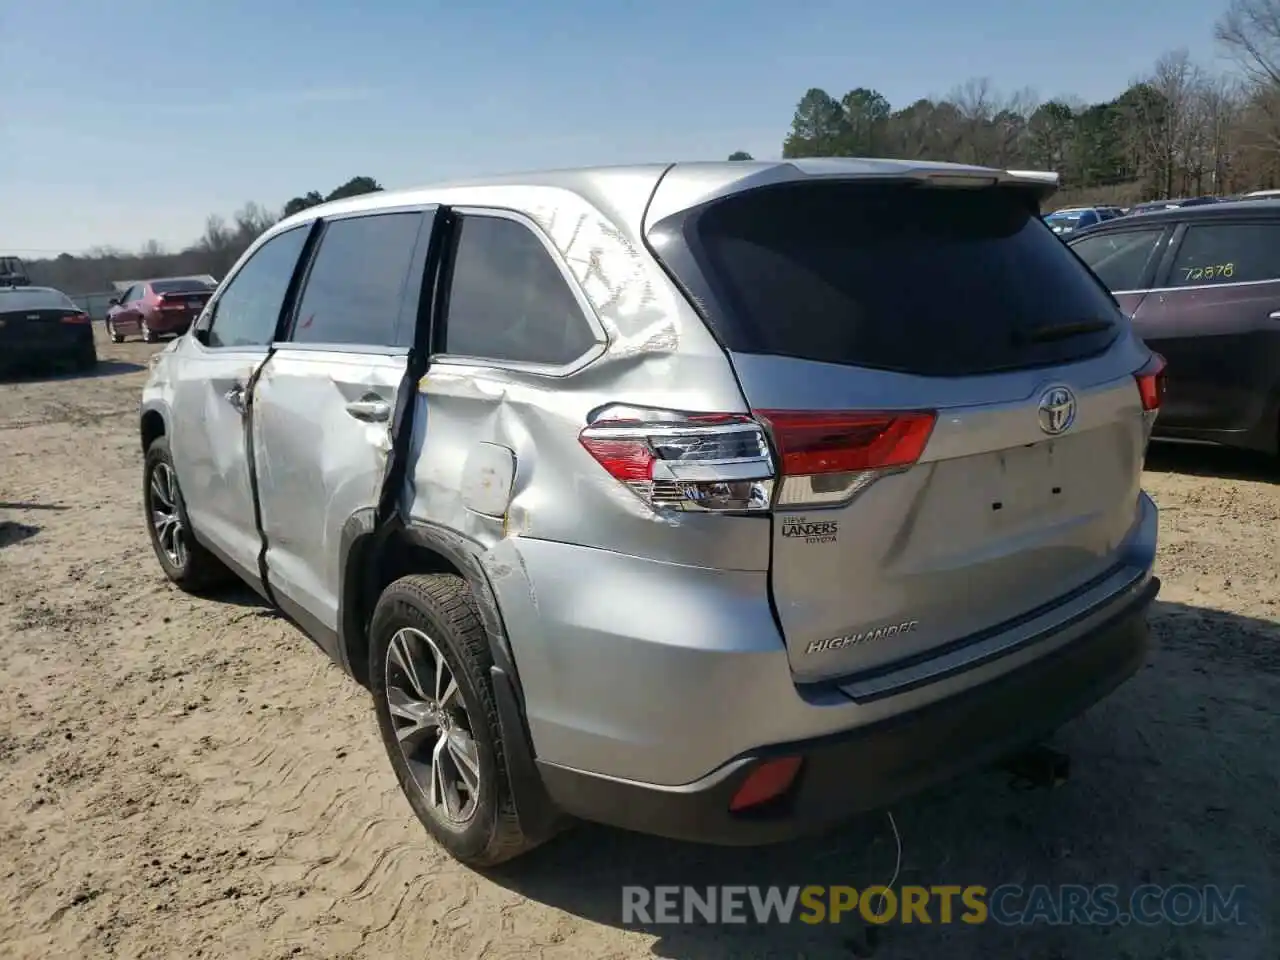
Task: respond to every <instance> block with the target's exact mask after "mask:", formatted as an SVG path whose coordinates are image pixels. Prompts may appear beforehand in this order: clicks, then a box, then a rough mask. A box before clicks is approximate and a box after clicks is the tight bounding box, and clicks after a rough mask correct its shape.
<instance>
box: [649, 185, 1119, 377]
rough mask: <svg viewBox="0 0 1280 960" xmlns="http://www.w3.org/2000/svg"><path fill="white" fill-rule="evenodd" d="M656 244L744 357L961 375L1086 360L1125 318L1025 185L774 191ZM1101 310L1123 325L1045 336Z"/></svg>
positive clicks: (675, 223) (688, 223) (676, 224)
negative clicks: (1047, 221)
mask: <svg viewBox="0 0 1280 960" xmlns="http://www.w3.org/2000/svg"><path fill="white" fill-rule="evenodd" d="M651 239H654V240H655V241H657V242H655V244H654V249H655V250H657V251H658V255H659V256H660V257H661V258H662V259H663V260H664V261H665V262H666V263H667V265H668V267H669V269H671V271H672V273H673V274H674V275H675V276H676V277H677V279H679V280H681V281H682V282H683V283H684V284H685V286H686V288H687V289H689V292H690V293H691V294H692V297H693V300H694V301H695V303H701V304H702V305H703V306H704V312H705V313H706V315H707V320H708V323H709V325H710V326H711V327H712V329H713V331H714V332H715V333H716V334H717V335H718V336H719V337H720V339H721V340H722V342H723V343H724V344H725V346H726V347H728V349H730V350H733V351H736V352H742V353H764V354H775V355H780V356H790V357H797V358H802V359H807V360H819V361H826V362H830V363H840V364H848V365H854V366H864V367H872V368H877V369H885V370H895V371H901V372H905V373H914V374H920V375H932V376H959V375H969V374H978V373H986V372H994V371H998V370H1010V369H1019V368H1026V367H1036V366H1047V365H1052V364H1058V363H1063V362H1070V361H1073V360H1078V359H1083V358H1085V357H1088V356H1092V355H1094V354H1096V353H1099V352H1101V351H1103V350H1105V349H1106V348H1107V346H1109V345H1110V343H1111V342H1112V341H1113V340H1114V339H1115V336H1116V335H1117V333H1118V332H1119V330H1120V329H1121V326H1122V324H1123V323H1124V319H1123V317H1122V316H1121V315H1120V312H1119V310H1118V308H1117V307H1116V305H1115V302H1114V301H1113V300H1112V299H1111V297H1110V296H1109V294H1108V293H1107V291H1106V290H1105V288H1104V287H1103V286H1102V285H1101V284H1100V283H1098V281H1097V280H1096V279H1095V278H1094V277H1093V276H1092V275H1091V274H1090V272H1089V270H1088V269H1086V268H1085V267H1084V265H1083V264H1082V263H1081V262H1080V261H1079V260H1078V259H1076V257H1075V256H1073V255H1072V253H1071V251H1070V250H1068V249H1067V247H1066V246H1065V245H1064V244H1063V243H1062V242H1061V241H1060V240H1059V239H1058V238H1057V237H1055V236H1054V234H1053V233H1052V231H1051V230H1050V229H1049V228H1048V227H1046V226H1045V224H1044V223H1043V222H1042V221H1041V219H1040V217H1039V215H1038V214H1037V212H1036V211H1035V209H1034V203H1032V202H1029V201H1028V199H1027V198H1026V197H1025V196H1024V195H1022V194H1020V193H1017V192H1015V191H1012V190H1005V189H980V190H963V189H943V188H931V187H921V186H914V185H901V186H899V185H882V184H875V185H872V184H856V183H843V184H802V185H786V186H781V187H766V188H761V189H758V190H753V191H749V192H746V193H743V194H738V195H735V196H733V197H731V198H729V199H727V200H722V201H719V202H716V203H713V204H711V205H709V206H706V207H703V208H698V209H695V210H694V211H691V212H689V213H686V214H682V215H679V216H678V217H677V218H673V220H671V221H668V222H664V223H660V224H657V225H655V227H654V229H653V231H651ZM671 241H675V242H674V244H673V243H672V242H671ZM686 254H687V256H686ZM1099 319H1101V320H1105V321H1108V322H1109V323H1110V324H1111V326H1110V327H1108V328H1107V329H1106V330H1103V331H1099V332H1093V333H1087V334H1082V335H1078V336H1073V337H1066V338H1052V337H1046V336H1044V334H1045V332H1046V331H1047V330H1049V329H1052V328H1053V327H1058V326H1063V325H1067V324H1079V323H1081V322H1082V321H1089V320H1099Z"/></svg>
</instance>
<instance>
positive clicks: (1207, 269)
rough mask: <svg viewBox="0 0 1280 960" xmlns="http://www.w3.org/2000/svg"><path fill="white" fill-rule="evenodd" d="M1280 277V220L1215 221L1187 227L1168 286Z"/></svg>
mask: <svg viewBox="0 0 1280 960" xmlns="http://www.w3.org/2000/svg"><path fill="white" fill-rule="evenodd" d="M1246 280H1280V223H1214V224H1204V225H1196V224H1192V225H1191V226H1189V227H1187V232H1186V235H1185V236H1184V237H1183V238H1182V245H1181V246H1180V247H1178V254H1177V256H1176V257H1175V259H1174V261H1173V269H1172V270H1171V271H1170V273H1169V281H1168V283H1169V286H1171V287H1186V286H1196V285H1199V284H1211V283H1240V282H1241V281H1246Z"/></svg>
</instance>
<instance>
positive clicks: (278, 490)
mask: <svg viewBox="0 0 1280 960" xmlns="http://www.w3.org/2000/svg"><path fill="white" fill-rule="evenodd" d="M405 363H406V357H405V355H404V353H403V352H401V353H399V354H392V355H386V354H379V353H371V352H359V353H356V352H348V351H344V350H340V349H339V348H334V349H333V350H317V349H308V348H305V347H296V346H289V345H285V344H281V345H280V346H279V347H278V348H277V349H276V350H275V352H274V353H273V354H272V356H271V359H270V360H269V361H268V362H267V364H266V366H265V367H264V368H263V371H262V374H261V375H260V377H259V378H258V384H257V389H256V391H255V398H254V430H253V438H254V440H253V442H254V454H255V460H256V463H257V471H258V495H259V500H260V504H261V510H262V526H263V530H264V533H265V535H266V547H267V553H266V559H267V570H268V574H267V575H268V578H269V579H270V583H271V587H272V589H273V590H275V591H277V592H279V593H281V594H283V595H285V596H287V597H289V598H290V599H292V600H293V601H294V602H295V603H298V604H300V605H301V606H302V607H303V608H304V609H305V610H306V611H307V612H308V613H309V614H311V615H312V616H313V617H315V618H317V619H318V620H319V621H320V622H321V623H322V624H324V625H325V626H326V627H327V628H329V629H330V630H335V631H336V630H337V627H338V599H339V592H340V589H341V569H340V564H341V558H342V550H341V549H340V547H341V542H342V528H343V525H344V524H345V523H346V522H347V519H348V518H349V517H351V516H352V515H353V514H354V513H356V512H357V511H358V510H361V509H364V508H368V507H371V506H373V505H375V504H376V503H377V502H378V494H379V489H380V486H381V483H382V477H383V473H384V471H385V469H386V461H387V454H388V451H389V450H390V448H391V437H390V433H389V430H388V424H389V423H390V413H391V411H392V410H393V408H394V406H395V402H396V390H397V388H398V387H399V386H400V382H401V379H402V377H403V375H404V370H405ZM378 404H382V405H383V408H385V412H386V414H387V416H386V418H385V419H377V418H376V414H377V412H378V409H379V408H378Z"/></svg>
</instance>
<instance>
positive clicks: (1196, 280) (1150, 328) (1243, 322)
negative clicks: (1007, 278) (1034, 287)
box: [1067, 201, 1280, 454]
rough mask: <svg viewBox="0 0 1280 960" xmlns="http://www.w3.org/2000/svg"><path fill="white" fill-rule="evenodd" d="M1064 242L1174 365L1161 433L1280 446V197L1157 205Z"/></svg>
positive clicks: (1272, 448) (1157, 429)
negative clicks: (1276, 199)
mask: <svg viewBox="0 0 1280 960" xmlns="http://www.w3.org/2000/svg"><path fill="white" fill-rule="evenodd" d="M1067 242H1068V244H1069V245H1070V246H1071V248H1072V249H1073V250H1074V251H1075V252H1076V253H1077V254H1078V255H1079V256H1080V257H1081V259H1083V260H1084V261H1085V263H1087V264H1088V265H1089V266H1090V267H1091V268H1092V269H1093V271H1094V273H1096V274H1097V275H1098V278H1099V279H1100V280H1101V281H1102V282H1103V283H1104V284H1106V286H1107V287H1108V288H1110V290H1111V292H1112V293H1113V294H1114V295H1115V298H1116V299H1117V300H1118V301H1119V303H1120V306H1121V307H1122V308H1123V309H1124V311H1125V313H1127V314H1129V315H1130V316H1132V318H1133V325H1134V329H1135V331H1136V332H1137V333H1138V334H1139V336H1141V337H1142V338H1143V339H1144V340H1145V341H1146V342H1147V343H1148V344H1149V345H1150V346H1151V348H1152V349H1153V350H1156V351H1157V352H1159V353H1161V354H1163V355H1164V356H1165V358H1166V359H1167V360H1168V363H1169V367H1168V371H1167V380H1166V384H1167V387H1166V389H1167V394H1166V396H1165V399H1164V403H1163V405H1162V406H1161V409H1160V418H1159V419H1158V420H1157V421H1156V427H1155V434H1156V435H1157V436H1165V437H1176V438H1184V439H1189V440H1207V441H1212V442H1215V443H1221V444H1226V445H1229V446H1236V447H1245V448H1249V449H1254V450H1262V451H1266V452H1268V453H1272V454H1277V453H1280V203H1275V202H1271V203H1259V202H1256V201H1255V202H1239V203H1214V204H1206V205H1203V206H1187V207H1178V208H1174V209H1169V210H1160V211H1156V212H1153V213H1148V214H1145V215H1143V216H1141V217H1137V218H1130V217H1124V218H1122V219H1120V220H1114V221H1111V222H1109V223H1104V224H1100V225H1098V226H1096V227H1094V228H1092V229H1090V230H1089V231H1088V232H1086V233H1083V234H1081V235H1080V236H1078V237H1072V238H1071V239H1070V240H1068V241H1067Z"/></svg>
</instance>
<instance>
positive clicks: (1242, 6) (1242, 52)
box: [1214, 0, 1280, 87]
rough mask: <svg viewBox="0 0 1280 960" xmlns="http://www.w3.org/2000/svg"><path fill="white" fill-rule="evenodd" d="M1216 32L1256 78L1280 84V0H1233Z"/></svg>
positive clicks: (1260, 80)
mask: <svg viewBox="0 0 1280 960" xmlns="http://www.w3.org/2000/svg"><path fill="white" fill-rule="evenodd" d="M1214 35H1215V36H1216V37H1217V39H1218V41H1219V42H1220V43H1222V44H1223V45H1224V46H1225V47H1226V48H1227V49H1228V51H1230V52H1231V53H1232V55H1234V56H1235V58H1236V59H1237V60H1239V61H1240V65H1241V66H1243V67H1244V69H1245V70H1246V71H1247V72H1248V73H1249V75H1250V76H1251V78H1252V79H1253V80H1255V81H1257V82H1259V83H1262V84H1266V85H1270V86H1278V87H1280V0H1231V4H1230V5H1229V6H1228V7H1227V12H1226V13H1225V14H1223V16H1222V19H1221V20H1219V21H1218V23H1217V24H1216V25H1215V27H1214Z"/></svg>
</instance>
